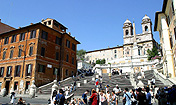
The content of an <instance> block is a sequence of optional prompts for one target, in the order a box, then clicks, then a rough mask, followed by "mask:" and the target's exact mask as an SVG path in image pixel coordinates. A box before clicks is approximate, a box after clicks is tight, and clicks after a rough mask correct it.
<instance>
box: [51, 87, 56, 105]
mask: <svg viewBox="0 0 176 105" xmlns="http://www.w3.org/2000/svg"><path fill="white" fill-rule="evenodd" d="M56 95H57V91H56V90H54V91H53V94H52V96H51V98H50V105H55V104H54V101H55V98H56Z"/></svg>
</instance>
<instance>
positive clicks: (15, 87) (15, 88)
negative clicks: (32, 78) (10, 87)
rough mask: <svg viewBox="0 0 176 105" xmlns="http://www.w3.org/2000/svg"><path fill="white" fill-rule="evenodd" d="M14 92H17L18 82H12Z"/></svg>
mask: <svg viewBox="0 0 176 105" xmlns="http://www.w3.org/2000/svg"><path fill="white" fill-rule="evenodd" d="M14 90H18V82H14Z"/></svg>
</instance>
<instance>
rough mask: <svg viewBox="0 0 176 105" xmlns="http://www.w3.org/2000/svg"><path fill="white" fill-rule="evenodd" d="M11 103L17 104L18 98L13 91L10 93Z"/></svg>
mask: <svg viewBox="0 0 176 105" xmlns="http://www.w3.org/2000/svg"><path fill="white" fill-rule="evenodd" d="M10 99H11V100H10V103H11V104H13V105H15V100H16V97H15V92H12V93H11V95H10Z"/></svg>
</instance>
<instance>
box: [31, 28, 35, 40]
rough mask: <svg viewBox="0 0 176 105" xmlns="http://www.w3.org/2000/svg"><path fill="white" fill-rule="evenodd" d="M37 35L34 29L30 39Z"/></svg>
mask: <svg viewBox="0 0 176 105" xmlns="http://www.w3.org/2000/svg"><path fill="white" fill-rule="evenodd" d="M35 36H36V30H32V31H31V34H30V39H32V38H35Z"/></svg>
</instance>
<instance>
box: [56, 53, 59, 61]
mask: <svg viewBox="0 0 176 105" xmlns="http://www.w3.org/2000/svg"><path fill="white" fill-rule="evenodd" d="M56 60H59V52H56Z"/></svg>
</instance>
